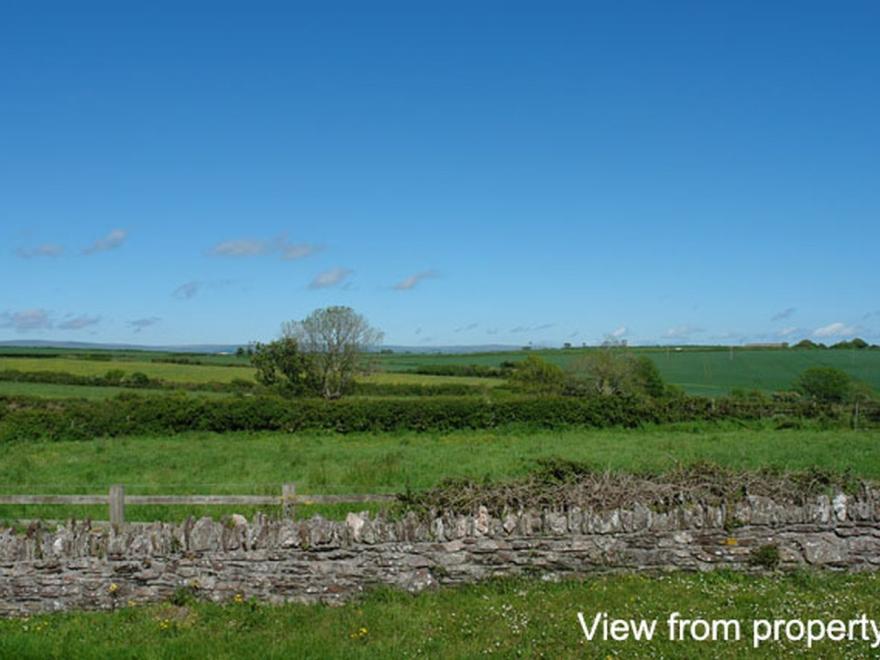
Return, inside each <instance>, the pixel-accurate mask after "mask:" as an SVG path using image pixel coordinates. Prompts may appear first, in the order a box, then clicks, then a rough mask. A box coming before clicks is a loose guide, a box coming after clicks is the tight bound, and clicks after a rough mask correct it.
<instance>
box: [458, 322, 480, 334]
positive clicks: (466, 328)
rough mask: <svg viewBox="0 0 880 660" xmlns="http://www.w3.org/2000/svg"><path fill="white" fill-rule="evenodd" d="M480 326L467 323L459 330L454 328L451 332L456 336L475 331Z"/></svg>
mask: <svg viewBox="0 0 880 660" xmlns="http://www.w3.org/2000/svg"><path fill="white" fill-rule="evenodd" d="M479 326H480V324H479V323H469V324H467V325H463V326H461V327H460V328H456V329H455V330H453V332H454V333H456V334H458V333H459V332H470V331H471V330H476V329H477V328H478V327H479Z"/></svg>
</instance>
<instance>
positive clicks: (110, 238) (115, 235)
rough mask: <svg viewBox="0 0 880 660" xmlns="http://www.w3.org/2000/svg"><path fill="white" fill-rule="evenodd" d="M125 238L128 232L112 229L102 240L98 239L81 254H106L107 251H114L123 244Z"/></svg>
mask: <svg viewBox="0 0 880 660" xmlns="http://www.w3.org/2000/svg"><path fill="white" fill-rule="evenodd" d="M127 236H128V232H127V231H126V230H124V229H114V230H113V231H111V232H110V233H109V234H107V235H106V236H105V237H104V238H99V239H98V240H97V241H95V242H94V243H92V244H91V245H90V246H89V247H87V248H86V249H84V250H83V254H95V253H96V252H107V251H108V250H115V249H116V248H118V247H119V246H121V245H122V244H123V243H124V242H125V239H126V237H127Z"/></svg>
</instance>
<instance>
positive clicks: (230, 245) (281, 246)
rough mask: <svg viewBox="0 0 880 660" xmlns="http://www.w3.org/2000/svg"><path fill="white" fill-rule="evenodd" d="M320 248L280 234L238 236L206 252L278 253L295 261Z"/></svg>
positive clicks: (233, 254) (217, 254)
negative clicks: (266, 238) (273, 236)
mask: <svg viewBox="0 0 880 660" xmlns="http://www.w3.org/2000/svg"><path fill="white" fill-rule="evenodd" d="M322 249H324V248H323V246H321V245H316V244H314V243H290V242H289V241H288V240H287V237H286V236H283V235H282V236H279V237H278V238H274V239H271V240H263V239H256V238H239V239H235V240H231V241H222V242H220V243H217V244H216V245H215V246H214V247H212V248H211V249H210V250H208V254H210V255H212V256H215V257H260V256H265V255H272V254H275V255H280V257H281V258H282V259H283V260H284V261H296V260H297V259H304V258H305V257H308V256H310V255H313V254H315V253H316V252H320V251H321V250H322Z"/></svg>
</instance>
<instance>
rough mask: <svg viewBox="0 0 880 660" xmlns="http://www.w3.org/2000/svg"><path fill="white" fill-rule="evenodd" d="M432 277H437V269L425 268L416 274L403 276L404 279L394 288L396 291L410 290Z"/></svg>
mask: <svg viewBox="0 0 880 660" xmlns="http://www.w3.org/2000/svg"><path fill="white" fill-rule="evenodd" d="M432 277H437V271H434V270H423V271H422V272H420V273H416V274H415V275H410V276H409V277H405V278H403V279H402V280H400V282H398V283H397V284H395V285H394V289H395V290H396V291H409V290H410V289H412V288H414V287H415V286H416V285H417V284H418V283H419V282H421V281H422V280H427V279H430V278H432Z"/></svg>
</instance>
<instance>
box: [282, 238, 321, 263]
mask: <svg viewBox="0 0 880 660" xmlns="http://www.w3.org/2000/svg"><path fill="white" fill-rule="evenodd" d="M279 249H280V250H281V258H282V259H284V261H296V260H297V259H305V258H306V257H310V256H311V255H313V254H315V253H316V252H320V251H321V250H323V249H324V247H323V246H321V245H315V244H313V243H287V242H285V241H282V242H281V245H280V248H279Z"/></svg>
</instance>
